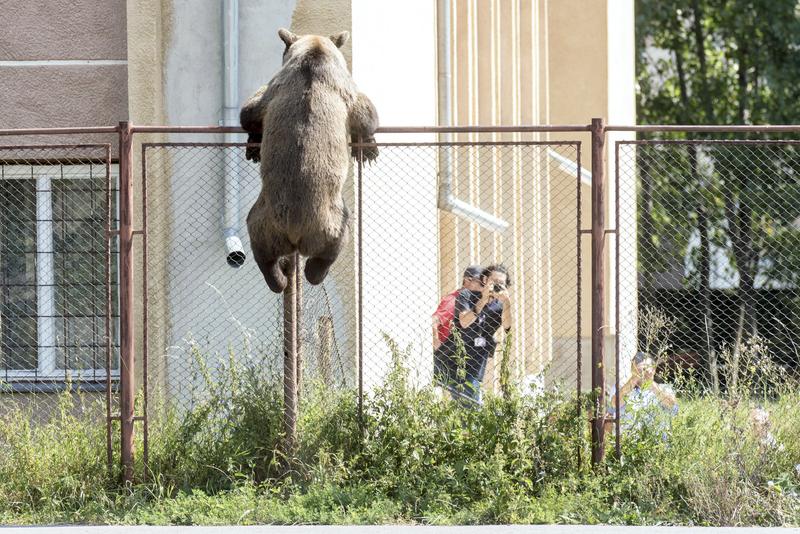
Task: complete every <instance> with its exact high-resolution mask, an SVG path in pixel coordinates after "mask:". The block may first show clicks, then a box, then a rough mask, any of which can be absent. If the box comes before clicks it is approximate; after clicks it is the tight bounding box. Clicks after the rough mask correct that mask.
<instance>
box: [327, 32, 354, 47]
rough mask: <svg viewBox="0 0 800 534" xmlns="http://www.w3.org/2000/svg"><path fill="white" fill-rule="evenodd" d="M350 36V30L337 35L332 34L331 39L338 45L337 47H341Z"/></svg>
mask: <svg viewBox="0 0 800 534" xmlns="http://www.w3.org/2000/svg"><path fill="white" fill-rule="evenodd" d="M349 38H350V32H340V33H337V34H336V35H331V36H330V40H331V41H333V44H335V45H336V48H341V47H342V46H344V44H345V43H346V42H347V40H348V39H349Z"/></svg>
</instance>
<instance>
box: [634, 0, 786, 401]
mask: <svg viewBox="0 0 800 534" xmlns="http://www.w3.org/2000/svg"><path fill="white" fill-rule="evenodd" d="M636 10H637V16H636V26H637V28H636V30H637V32H636V45H637V56H636V57H637V89H638V90H637V98H638V101H637V110H638V116H639V122H641V123H644V124H687V125H692V124H721V125H735V124H797V123H799V122H800V85H798V83H797V80H798V78H800V2H798V0H637V2H636ZM672 137H673V138H684V139H694V140H695V141H696V142H695V143H693V144H688V145H666V146H665V145H655V146H648V147H646V148H645V149H641V150H639V151H638V153H637V158H638V168H639V175H640V180H641V194H640V205H641V206H642V209H640V212H639V213H640V220H639V228H640V231H639V239H640V241H639V245H640V246H639V250H640V253H639V261H640V272H641V273H642V274H643V275H644V276H643V281H644V283H645V284H644V285H645V287H647V284H648V283H650V284H652V283H653V282H654V277H653V276H652V275H654V274H655V273H659V272H662V273H663V272H666V271H668V270H670V269H672V270H673V271H675V270H676V269H677V270H682V272H683V280H684V284H685V285H686V286H688V287H690V288H693V289H695V290H698V291H700V292H701V294H703V295H704V301H705V303H706V305H705V309H704V310H700V313H699V314H698V319H699V322H700V324H698V325H697V326H698V328H699V329H701V330H702V329H705V330H706V331H707V332H708V336H707V337H708V340H709V342H708V353H709V357H708V364H709V367H710V368H712V369H711V370H712V372H713V374H714V375H716V370H715V369H713V367H714V366H715V361H716V356H715V352H716V351H717V350H718V348H719V346H720V345H721V344H722V343H723V342H728V341H734V343H735V344H736V345H737V346H738V345H740V344H741V342H742V339H743V338H744V337H745V336H748V335H754V334H756V333H757V328H758V321H759V318H758V317H757V313H756V307H755V301H756V298H755V292H756V291H757V290H758V289H759V288H764V287H783V288H786V287H796V285H797V283H798V282H800V246H798V245H800V230H799V228H800V151H798V150H797V146H796V145H792V144H789V143H779V144H770V143H762V144H728V145H723V144H719V143H717V144H713V143H708V142H707V141H708V139H707V138H705V137H703V136H700V135H697V136H692V135H691V134H687V133H680V134H672ZM713 137H714V139H726V140H732V139H734V138H736V137H737V136H736V135H734V134H732V133H715V134H713ZM738 137H739V138H741V137H743V136H741V135H739V136H738ZM747 137H748V139H749V140H754V139H753V138H755V137H762V138H763V139H761V141H766V140H767V136H763V135H761V136H759V135H755V134H748V135H747ZM794 137H796V136H794ZM784 138H785V137H784ZM719 258H724V261H720V259H719ZM725 271H727V272H725ZM648 275H651V276H648ZM715 284H716V287H717V288H720V287H723V288H724V287H735V289H736V290H737V293H738V295H739V313H738V322H739V326H738V329H737V334H736V339H735V340H721V339H715V335H714V325H713V321H712V317H711V316H712V313H711V311H712V310H711V309H710V302H711V299H710V291H711V290H712V289H713V288H714V286H715ZM651 287H652V286H651ZM703 323H704V324H703ZM712 378H713V377H712ZM716 387H717V386H716V385H715V389H716Z"/></svg>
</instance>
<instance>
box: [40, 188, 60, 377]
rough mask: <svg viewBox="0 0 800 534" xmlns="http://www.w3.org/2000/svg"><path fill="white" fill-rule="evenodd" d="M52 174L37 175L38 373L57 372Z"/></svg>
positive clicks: (50, 373)
mask: <svg viewBox="0 0 800 534" xmlns="http://www.w3.org/2000/svg"><path fill="white" fill-rule="evenodd" d="M51 187H52V180H51V179H50V177H49V176H39V177H37V178H36V315H37V318H36V344H37V345H38V346H39V350H38V364H37V372H38V374H40V375H44V376H47V375H52V374H53V373H55V371H56V288H55V283H56V282H55V278H56V277H55V258H54V250H53V191H52V189H51Z"/></svg>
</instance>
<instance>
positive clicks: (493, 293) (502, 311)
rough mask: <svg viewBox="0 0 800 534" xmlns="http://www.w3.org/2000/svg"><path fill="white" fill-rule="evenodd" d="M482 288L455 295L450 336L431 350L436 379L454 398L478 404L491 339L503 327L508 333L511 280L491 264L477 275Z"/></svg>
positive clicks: (500, 267) (504, 269)
mask: <svg viewBox="0 0 800 534" xmlns="http://www.w3.org/2000/svg"><path fill="white" fill-rule="evenodd" d="M480 286H481V289H480V290H477V289H474V290H473V289H467V288H464V289H462V290H461V291H459V292H458V296H457V297H456V303H455V313H454V315H455V318H456V320H455V321H453V329H452V332H451V333H450V336H448V338H447V339H446V340H445V342H444V343H442V344H441V345H440V346H439V348H437V349H436V350H435V351H434V373H435V377H436V380H437V381H438V382H439V383H440V384H441V385H443V386H444V387H446V388H447V389H448V390H449V391H450V393H451V395H452V396H453V397H454V398H459V399H461V398H465V399H468V400H470V401H474V402H476V403H480V402H481V390H480V386H481V382H482V381H483V376H484V374H485V372H486V363H487V361H488V360H489V358H491V357H492V356H494V351H495V348H496V347H497V342H496V341H495V339H494V336H495V334H496V333H497V331H498V330H499V329H500V328H501V327H502V328H503V330H505V331H506V332H509V331H510V330H511V316H512V314H511V296H510V294H509V291H508V288H509V287H510V286H511V277H510V275H509V272H508V268H507V267H506V266H505V265H503V264H495V265H490V266H488V267H486V268H484V269H483V272H482V273H481V276H480Z"/></svg>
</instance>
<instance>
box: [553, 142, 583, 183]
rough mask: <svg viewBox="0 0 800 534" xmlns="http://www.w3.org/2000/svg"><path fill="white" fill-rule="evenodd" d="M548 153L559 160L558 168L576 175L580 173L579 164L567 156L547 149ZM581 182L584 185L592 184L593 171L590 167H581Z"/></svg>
mask: <svg viewBox="0 0 800 534" xmlns="http://www.w3.org/2000/svg"><path fill="white" fill-rule="evenodd" d="M547 155H548V156H550V157H551V158H552V159H554V160H556V162H558V168H559V169H561V170H562V171H564V172H565V173H567V174H571V175H573V176H576V175H577V174H578V164H577V163H576V162H574V161H572V160H571V159H569V158H566V157H564V156H562V155H561V154H559V153H558V152H556V151H555V150H553V149H552V148H548V149H547ZM581 183H583V184H584V185H592V173H591V172H589V170H588V169H585V168H583V167H581Z"/></svg>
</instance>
